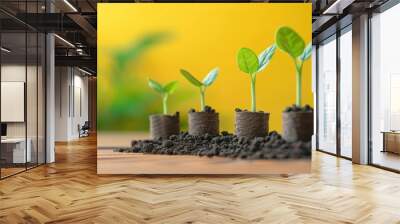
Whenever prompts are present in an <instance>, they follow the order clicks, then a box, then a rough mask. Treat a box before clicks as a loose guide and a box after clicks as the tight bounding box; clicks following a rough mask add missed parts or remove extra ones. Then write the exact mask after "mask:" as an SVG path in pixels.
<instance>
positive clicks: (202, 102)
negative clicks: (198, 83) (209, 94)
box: [200, 86, 206, 111]
mask: <svg viewBox="0 0 400 224" xmlns="http://www.w3.org/2000/svg"><path fill="white" fill-rule="evenodd" d="M205 91H206V88H204V87H203V86H202V87H200V107H201V111H204V108H205V106H206V99H205V96H204V95H205V94H204V93H205Z"/></svg>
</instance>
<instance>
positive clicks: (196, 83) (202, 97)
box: [180, 68, 219, 111]
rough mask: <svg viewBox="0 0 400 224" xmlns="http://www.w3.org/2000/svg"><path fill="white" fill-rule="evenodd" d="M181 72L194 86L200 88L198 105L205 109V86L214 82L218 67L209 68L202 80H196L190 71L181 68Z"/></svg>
mask: <svg viewBox="0 0 400 224" xmlns="http://www.w3.org/2000/svg"><path fill="white" fill-rule="evenodd" d="M180 71H181V74H182V75H183V76H184V77H185V78H186V79H187V80H188V81H189V82H190V83H192V84H193V85H194V86H196V87H198V88H199V90H200V107H201V110H202V111H205V105H206V102H205V93H206V89H207V87H209V86H211V84H213V83H214V81H215V79H216V78H217V76H218V73H219V69H218V68H214V69H213V70H211V71H210V72H209V73H208V74H207V76H206V77H204V79H203V81H202V82H200V81H199V80H197V79H196V78H195V77H194V76H193V75H192V74H190V72H188V71H186V70H184V69H181V70H180Z"/></svg>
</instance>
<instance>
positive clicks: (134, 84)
mask: <svg viewBox="0 0 400 224" xmlns="http://www.w3.org/2000/svg"><path fill="white" fill-rule="evenodd" d="M172 40H173V37H172V36H171V34H170V33H166V32H159V33H149V34H146V35H144V36H143V37H141V38H139V39H138V40H133V41H132V42H131V43H129V44H128V45H127V46H126V48H124V49H119V50H116V49H115V50H112V51H110V53H109V54H110V55H109V59H110V60H111V61H110V66H109V71H108V72H107V73H103V74H102V76H101V79H99V82H100V83H99V85H98V87H99V88H98V96H99V98H100V100H99V101H98V104H99V105H98V128H99V130H103V131H143V132H145V131H148V126H149V122H148V116H149V114H153V113H154V114H157V113H161V112H162V107H161V105H162V104H161V99H160V96H159V95H157V94H156V93H154V91H152V90H150V89H149V87H148V85H147V78H148V77H151V74H142V73H141V71H140V68H139V67H140V66H138V62H139V61H140V59H141V58H143V56H144V55H145V54H146V53H147V52H149V51H152V50H153V49H154V48H157V47H158V46H159V45H162V44H166V43H168V42H169V41H172ZM188 96H190V94H189V95H187V94H186V93H185V91H181V92H178V93H175V94H174V95H173V96H172V97H171V98H172V99H171V100H170V101H169V107H170V108H171V112H173V111H175V110H174V108H176V105H177V104H179V102H182V101H186V100H188V98H191V97H188ZM178 99H179V100H178ZM182 126H183V127H186V126H187V123H186V122H184V120H182Z"/></svg>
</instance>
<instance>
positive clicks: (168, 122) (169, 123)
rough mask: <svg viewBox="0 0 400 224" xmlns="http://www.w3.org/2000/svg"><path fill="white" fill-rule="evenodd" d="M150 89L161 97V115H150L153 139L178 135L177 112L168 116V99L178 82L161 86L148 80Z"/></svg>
mask: <svg viewBox="0 0 400 224" xmlns="http://www.w3.org/2000/svg"><path fill="white" fill-rule="evenodd" d="M148 84H149V86H150V88H152V89H153V90H155V91H156V92H158V93H159V94H160V95H161V98H162V105H163V114H154V115H150V133H151V137H152V138H153V139H159V138H168V137H169V136H171V135H177V134H179V131H180V129H179V112H176V113H175V114H173V115H171V114H168V104H167V103H168V97H169V95H171V94H172V93H173V92H174V91H175V89H176V87H177V84H178V82H177V81H172V82H169V83H167V84H166V85H164V86H162V85H161V84H160V83H158V82H156V81H154V80H151V79H149V81H148Z"/></svg>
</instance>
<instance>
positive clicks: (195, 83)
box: [181, 69, 203, 87]
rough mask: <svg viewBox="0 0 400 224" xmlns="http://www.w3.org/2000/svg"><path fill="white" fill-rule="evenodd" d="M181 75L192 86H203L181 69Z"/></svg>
mask: <svg viewBox="0 0 400 224" xmlns="http://www.w3.org/2000/svg"><path fill="white" fill-rule="evenodd" d="M181 74H182V75H183V76H184V77H185V78H186V79H187V80H188V81H189V82H190V83H192V84H193V85H195V86H197V87H201V86H203V83H201V82H200V81H199V80H197V79H196V78H195V77H194V76H193V75H192V74H190V73H189V72H188V71H186V70H184V69H181Z"/></svg>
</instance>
